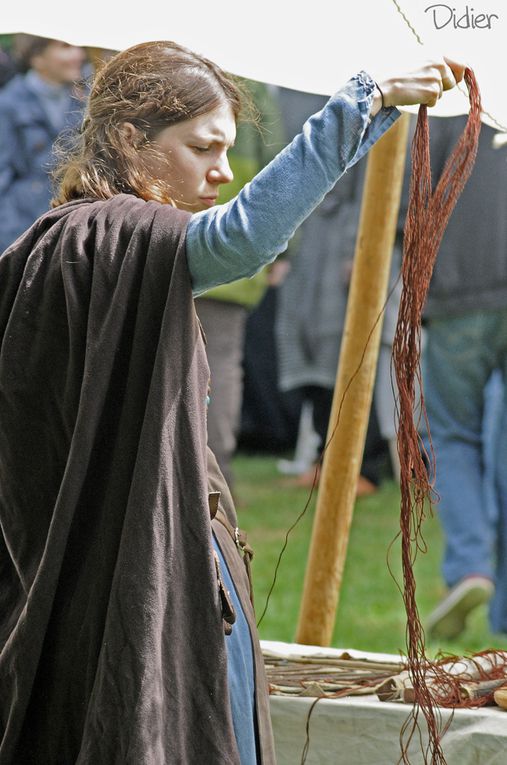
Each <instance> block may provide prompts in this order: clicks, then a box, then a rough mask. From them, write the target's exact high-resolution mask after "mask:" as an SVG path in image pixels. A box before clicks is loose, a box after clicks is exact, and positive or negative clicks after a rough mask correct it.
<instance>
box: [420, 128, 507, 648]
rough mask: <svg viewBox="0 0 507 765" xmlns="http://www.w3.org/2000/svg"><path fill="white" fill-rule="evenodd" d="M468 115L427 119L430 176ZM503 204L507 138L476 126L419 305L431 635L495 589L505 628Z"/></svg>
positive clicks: (460, 625) (495, 622) (459, 624)
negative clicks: (437, 557)
mask: <svg viewBox="0 0 507 765" xmlns="http://www.w3.org/2000/svg"><path fill="white" fill-rule="evenodd" d="M465 122H466V117H450V118H447V119H437V118H433V119H432V120H431V122H430V137H431V148H432V165H433V174H434V181H436V180H437V179H438V177H439V176H440V174H441V172H442V169H443V166H444V162H445V159H446V158H447V157H448V156H449V154H450V153H451V151H452V148H453V146H454V145H455V143H456V141H457V139H458V137H459V136H460V135H461V134H462V132H463V130H464V127H465ZM506 210H507V146H505V145H504V146H502V147H496V143H495V131H494V130H493V129H492V128H490V127H488V126H487V125H483V127H482V131H481V136H480V140H479V149H478V153H477V160H476V163H475V167H474V170H473V172H472V175H471V177H470V179H469V181H468V183H467V185H466V186H465V189H464V191H463V194H462V195H461V197H460V199H459V200H458V203H457V205H456V209H455V211H454V213H453V215H452V217H451V219H450V221H449V225H448V227H447V230H446V232H445V234H444V238H443V240H442V245H441V247H440V251H439V254H438V257H437V261H436V265H435V271H434V274H433V278H432V281H431V285H430V290H429V295H428V302H427V306H426V310H425V316H426V328H427V346H426V352H425V357H424V376H423V377H424V380H423V381H424V391H425V397H426V406H427V410H428V417H429V424H430V429H431V434H432V440H433V446H434V449H435V454H436V490H437V492H438V495H439V497H440V502H439V504H438V510H439V516H440V520H441V522H442V526H443V530H444V537H445V553H444V561H443V577H444V580H445V582H446V584H447V586H448V587H449V591H448V593H447V594H446V595H445V597H444V598H443V600H442V601H441V602H440V603H439V604H438V605H437V606H436V608H435V610H434V611H433V612H432V613H431V614H430V616H429V618H428V621H427V624H426V626H427V629H428V631H429V633H430V635H431V636H432V637H434V638H435V639H452V638H454V637H456V636H457V635H459V634H460V633H461V632H462V631H463V630H464V629H465V627H466V623H467V618H468V615H469V613H470V612H471V611H472V610H473V609H475V607H476V606H478V605H480V604H481V603H484V602H487V601H489V600H490V598H491V596H492V595H493V592H494V591H495V595H494V597H493V598H492V600H491V607H490V622H491V628H492V629H493V631H495V632H502V633H507V586H506V585H507V471H506V465H507V407H506V402H505V401H502V397H503V396H504V389H505V382H506V380H507V217H506V214H505V211H506ZM495 374H496V378H493V387H491V379H492V375H495ZM488 400H489V401H488ZM487 403H489V405H490V406H491V405H493V407H494V408H496V415H495V416H494V417H491V416H489V417H487V416H486V417H485V413H486V414H487V411H488V407H487V406H486V404H487ZM485 421H486V423H488V422H489V424H487V425H486V427H484V423H485ZM488 473H489V474H492V475H493V481H494V489H495V492H496V500H497V502H496V504H497V507H496V512H495V513H493V512H492V508H491V502H490V501H488V493H487V482H485V477H486V478H487V475H488Z"/></svg>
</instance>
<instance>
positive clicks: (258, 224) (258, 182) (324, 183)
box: [187, 72, 400, 295]
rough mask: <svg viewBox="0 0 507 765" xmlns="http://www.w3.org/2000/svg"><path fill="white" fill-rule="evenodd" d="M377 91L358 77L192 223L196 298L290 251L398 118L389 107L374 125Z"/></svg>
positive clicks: (370, 82) (190, 243)
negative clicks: (248, 178)
mask: <svg viewBox="0 0 507 765" xmlns="http://www.w3.org/2000/svg"><path fill="white" fill-rule="evenodd" d="M374 90H375V82H374V81H373V80H372V78H371V77H370V76H369V75H368V74H367V73H366V72H360V73H359V74H357V75H355V76H354V77H352V79H350V80H349V81H348V82H347V83H346V85H345V86H344V87H343V88H341V89H340V90H339V91H338V92H337V93H336V94H335V95H334V96H333V97H332V98H330V99H329V101H328V102H327V104H326V105H325V107H324V108H323V109H322V110H321V111H320V112H318V113H317V114H314V115H313V116H312V117H310V118H309V119H308V120H307V121H306V122H305V124H304V126H303V129H302V131H301V133H300V134H299V135H297V136H296V137H295V138H294V140H293V141H292V142H291V143H290V144H289V145H288V146H287V147H286V148H285V149H284V150H283V151H281V152H280V154H278V155H277V156H276V157H275V159H274V160H273V161H272V162H270V163H269V165H267V166H266V167H265V168H264V170H262V171H261V172H260V173H259V174H258V175H257V176H256V177H255V178H254V179H253V180H252V181H251V182H250V183H248V184H247V185H246V186H245V187H244V188H243V189H242V191H241V192H240V193H239V194H238V195H237V196H236V197H234V199H232V200H231V201H230V202H228V203H227V204H224V205H220V206H217V207H213V208H211V209H210V210H205V211H203V212H199V213H196V214H195V215H193V216H192V218H191V219H190V221H189V224H188V229H187V257H188V263H189V269H190V274H191V278H192V285H193V293H194V295H199V294H200V293H202V292H204V291H205V290H208V289H210V288H211V287H215V286H217V285H218V284H224V283H227V282H231V281H234V280H235V279H240V278H242V277H245V276H252V275H253V274H255V273H257V271H259V270H260V269H261V268H262V267H263V266H265V265H266V264H268V263H270V262H272V261H273V260H274V259H275V258H276V256H277V255H279V254H280V253H281V252H283V251H284V250H285V249H286V247H287V244H288V240H289V239H290V238H291V237H292V235H293V234H294V232H295V230H296V229H297V227H298V226H299V225H301V223H302V222H303V221H304V220H305V218H307V217H308V215H310V213H311V212H312V211H313V210H314V209H315V207H317V205H318V204H319V203H320V202H321V201H322V199H323V198H324V196H325V195H326V194H327V193H328V192H329V191H330V190H331V189H332V187H333V186H334V185H335V183H336V182H337V180H338V179H339V178H340V176H341V175H343V173H344V172H345V171H346V170H347V168H349V167H351V166H352V165H353V164H355V163H356V162H357V161H358V160H359V159H361V157H363V156H364V155H365V154H366V152H367V151H368V149H370V148H371V146H372V145H373V144H374V143H375V141H377V140H378V139H379V138H380V137H381V136H382V135H383V134H384V133H385V132H386V130H387V129H388V128H389V127H390V126H391V125H392V123H393V122H394V121H395V120H396V119H397V118H398V116H399V114H400V113H399V111H398V110H397V109H396V108H394V107H390V108H387V109H381V110H380V111H379V112H378V114H376V115H375V117H373V118H372V119H370V110H371V106H372V102H373V92H374Z"/></svg>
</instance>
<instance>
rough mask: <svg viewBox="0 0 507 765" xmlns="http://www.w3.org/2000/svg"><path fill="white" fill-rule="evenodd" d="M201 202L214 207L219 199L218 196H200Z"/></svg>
mask: <svg viewBox="0 0 507 765" xmlns="http://www.w3.org/2000/svg"><path fill="white" fill-rule="evenodd" d="M199 198H200V200H201V202H202V203H203V204H205V205H207V206H208V207H213V205H214V204H215V202H216V201H217V197H199Z"/></svg>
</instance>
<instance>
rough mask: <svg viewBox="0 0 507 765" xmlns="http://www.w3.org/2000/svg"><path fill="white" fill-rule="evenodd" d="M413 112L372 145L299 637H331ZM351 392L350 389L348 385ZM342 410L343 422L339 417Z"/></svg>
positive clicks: (325, 640)
mask: <svg viewBox="0 0 507 765" xmlns="http://www.w3.org/2000/svg"><path fill="white" fill-rule="evenodd" d="M409 119H410V118H409V115H408V114H407V115H404V116H402V117H401V118H400V119H399V120H398V121H397V122H396V123H395V124H394V125H393V127H392V128H391V129H390V130H389V131H388V132H387V133H386V134H385V135H384V136H383V137H382V138H381V139H380V141H378V143H377V144H376V145H375V146H374V147H373V149H372V150H371V152H370V156H369V159H368V167H367V171H366V181H365V188H364V193H363V201H362V207H361V217H360V221H359V230H358V236H357V243H356V252H355V257H354V270H353V273H352V280H351V285H350V292H349V300H348V305H347V316H346V319H345V329H344V334H343V340H342V347H341V352H340V361H339V364H338V373H337V380H336V386H335V391H334V397H333V406H332V410H331V417H330V422H329V430H328V437H327V440H328V441H329V440H330V438H331V435H332V434H333V431H334V435H333V437H332V439H331V441H330V443H329V446H328V448H327V450H326V452H325V455H324V462H323V466H322V472H321V476H320V485H319V494H318V499H317V509H316V515H315V520H314V525H313V532H312V540H311V545H310V553H309V558H308V564H307V570H306V576H305V584H304V590H303V599H302V604H301V611H300V616H299V624H298V628H297V634H296V640H297V642H299V643H306V644H310V645H322V646H326V645H329V644H330V643H331V638H332V634H333V628H334V623H335V617H336V609H337V606H338V598H339V594H340V586H341V582H342V576H343V569H344V566H345V558H346V554H347V544H348V539H349V530H350V525H351V522H352V513H353V508H354V502H355V497H356V485H357V479H358V477H359V471H360V468H361V460H362V455H363V451H364V442H365V439H366V429H367V426H368V418H369V413H370V408H371V402H372V397H373V386H374V382H375V371H376V366H377V359H378V351H379V346H380V338H381V330H382V321H379V322H378V324H377V325H376V327H375V329H374V330H373V333H372V334H371V337H370V339H369V341H368V336H369V335H370V332H372V328H373V327H374V325H375V322H376V320H377V318H378V316H379V314H380V313H381V311H382V308H383V306H384V304H385V301H386V297H387V289H388V284H389V273H390V266H391V256H392V250H393V244H394V238H395V235H396V224H397V219H398V210H399V205H400V197H401V190H402V184H403V174H404V166H405V156H406V146H407V134H408V125H409ZM346 389H347V392H346V394H345V396H344V393H345V390H346ZM340 407H341V412H340V414H339V424H338V427H337V428H336V430H335V425H336V422H337V418H338V413H339V410H340Z"/></svg>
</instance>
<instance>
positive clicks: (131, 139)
mask: <svg viewBox="0 0 507 765" xmlns="http://www.w3.org/2000/svg"><path fill="white" fill-rule="evenodd" d="M120 133H121V135H122V137H123V138H125V140H126V141H127V143H129V144H130V145H131V146H133V147H134V148H137V147H138V146H139V145H140V144H141V143H142V139H143V137H142V135H141V133H140V131H139V130H138V129H137V128H136V127H134V125H133V124H132V123H131V122H122V123H121V125H120Z"/></svg>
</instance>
